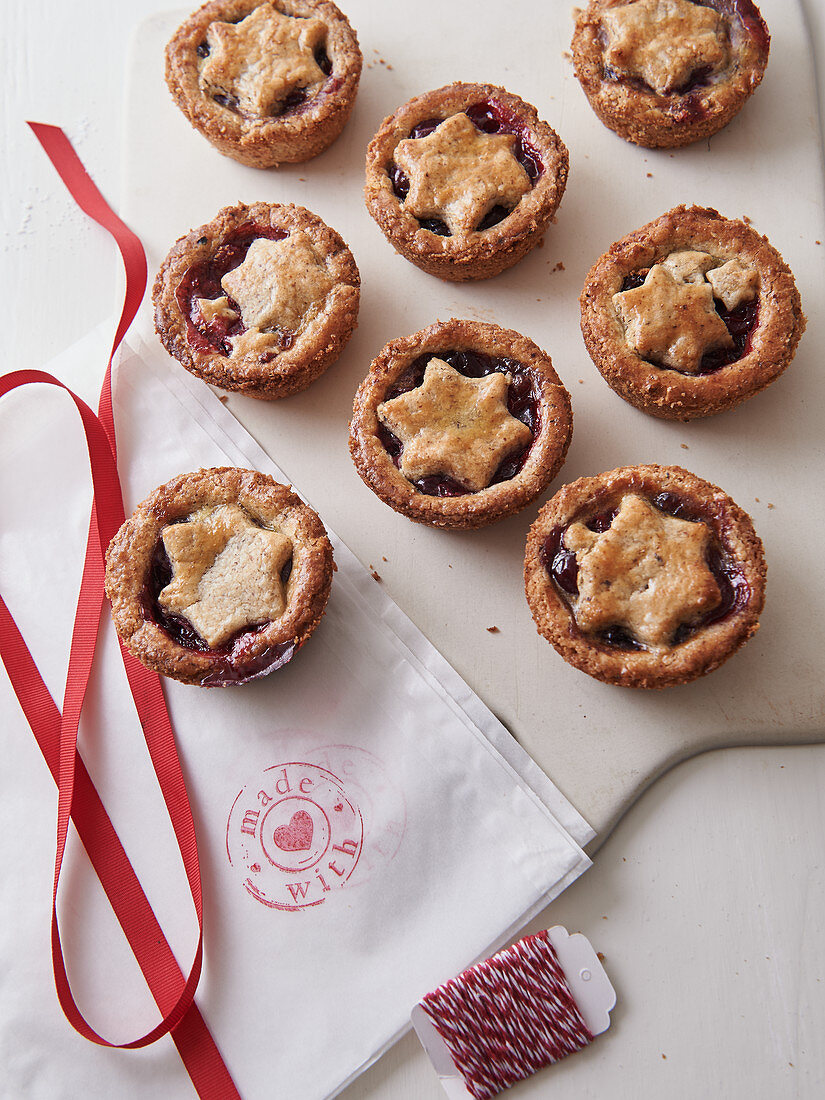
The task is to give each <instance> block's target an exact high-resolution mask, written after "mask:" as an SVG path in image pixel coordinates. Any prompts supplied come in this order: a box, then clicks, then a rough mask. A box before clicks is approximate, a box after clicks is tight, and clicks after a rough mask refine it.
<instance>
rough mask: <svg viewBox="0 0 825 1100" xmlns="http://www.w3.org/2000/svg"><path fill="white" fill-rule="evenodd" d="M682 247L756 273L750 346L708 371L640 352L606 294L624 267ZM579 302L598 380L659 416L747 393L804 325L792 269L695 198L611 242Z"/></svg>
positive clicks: (617, 286)
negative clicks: (663, 362)
mask: <svg viewBox="0 0 825 1100" xmlns="http://www.w3.org/2000/svg"><path fill="white" fill-rule="evenodd" d="M683 249H684V250H698V251H703V252H707V253H709V254H711V255H712V256H714V257H715V258H716V259H718V260H719V261H720V262H723V263H724V262H727V261H728V260H732V259H737V260H739V261H741V262H742V263H743V264H745V265H747V266H749V267H753V268H754V269H755V270H756V272H757V274H758V279H759V285H758V299H759V305H758V317H757V321H756V327H755V329H754V331H753V333H752V336H751V339H750V348H749V350H746V353H745V354H744V355H743V356H742V358H741V359H738V360H737V361H736V362H734V363H730V364H729V365H728V366H725V367H721V368H719V369H718V370H716V371H714V372H713V373H710V374H697V375H689V374H682V373H680V372H679V371H676V370H671V369H669V368H666V367H660V366H656V365H655V364H653V363H649V362H647V361H646V360H644V359H642V358H641V357H640V356H639V355H638V354H637V353H636V351H635V350H634V349H633V347H631V346H630V344H629V343H628V342H627V340H626V338H625V330H624V327H623V325H622V322H621V320H620V318H619V315H618V313H617V310H616V306H615V304H614V302H613V295H614V294H617V293H618V292H620V291H621V289H622V284H623V282H624V279H625V278H626V277H627V276H628V275H631V274H633V273H634V272H638V271H640V270H641V271H644V270H645V269H647V268H650V267H652V266H653V264H654V263H656V262H657V261H660V260H662V259H663V258H665V257H666V256H668V255H669V254H671V253H673V252H678V251H680V250H683ZM579 302H580V305H581V328H582V335H583V337H584V342H585V344H586V345H587V350H588V351H589V352H590V357H591V359H592V360H593V362H594V363H595V365H596V366H597V367H598V369H599V371H600V372H601V374H602V376H603V377H604V379H605V381H606V382H607V383H608V385H609V386H610V387H611V388H612V389H613V390H615V391H616V393H617V394H619V396H620V397H623V398H624V399H625V401H629V402H630V404H631V405H635V406H636V408H638V409H641V410H642V411H643V412H647V413H650V414H651V415H652V416H657V417H661V418H664V419H666V420H692V419H694V418H696V417H701V416H710V415H711V414H713V413H717V412H722V411H723V410H725V409H731V408H733V407H734V406H736V405H738V404H739V403H740V402H742V401H744V400H746V399H747V398H748V397H752V396H753V395H754V394H756V393H758V392H759V391H760V390H762V389H764V388H765V386H767V385H769V384H770V383H771V382H773V381H774V379H775V378H778V377H779V375H780V374H781V373H782V372H783V371H784V370H785V368H786V367H787V366H788V364H789V363H790V361H791V360H792V359H793V356H794V353H795V352H796V346H797V344H798V343H799V339H800V337H801V336H802V333H803V332H804V331H805V316H804V314H803V313H802V306H801V303H800V299H799V292H798V290H797V288H796V283H795V282H794V278H793V275H792V273H791V271H790V268H789V267H788V265H787V264H786V263H785V261H784V260H783V259H782V257H781V256H780V254H779V253H778V252H777V251H776V249H775V248H774V247H773V246H772V245H771V244H770V242H769V241H768V240H767V238H765V237H762V236H760V235H759V234H758V233H757V232H756V231H755V230H754V229H752V228H751V227H750V226H748V225H745V223H744V222H740V221H732V220H730V219H728V218H724V217H722V215H721V214H719V213H718V211H716V210H711V209H706V208H704V207H699V206H677V207H675V208H674V209H673V210H669V211H668V212H667V213H666V214H663V215H662V216H661V217H660V218H656V220H655V221H652V222H650V223H649V224H648V225H645V226H642V228H641V229H638V230H636V231H635V232H634V233H629V234H628V235H627V236H626V237H623V238H622V239H621V240H620V241H617V242H616V243H615V244H613V245H611V247H610V248H609V249H608V251H607V252H606V253H605V254H604V255H603V256H601V257H600V258H599V259H598V260H597V261H596V263H595V264H594V265H593V267H592V268H591V269H590V272H589V273H588V275H587V278H586V280H585V284H584V289H583V290H582V293H581V297H580V299H579Z"/></svg>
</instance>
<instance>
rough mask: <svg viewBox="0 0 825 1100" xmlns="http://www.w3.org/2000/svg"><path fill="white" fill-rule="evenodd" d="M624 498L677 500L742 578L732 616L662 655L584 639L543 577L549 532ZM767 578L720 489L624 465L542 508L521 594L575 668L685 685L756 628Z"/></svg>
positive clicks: (742, 522)
mask: <svg viewBox="0 0 825 1100" xmlns="http://www.w3.org/2000/svg"><path fill="white" fill-rule="evenodd" d="M628 493H633V494H637V495H638V496H641V497H642V498H644V499H647V500H649V501H652V500H653V498H654V497H656V496H657V495H658V494H659V493H673V494H675V495H676V496H677V497H678V498H679V499H680V500H681V501H684V503H685V505H686V506H687V509H688V512H689V514H690V518H691V519H692V520H694V521H695V520H701V521H702V522H704V523H705V524H707V526H708V527H709V528H710V530H711V532H712V537H713V539H714V541H715V543H716V544H717V545H718V546H719V547H720V548H721V549H722V551H723V553H724V554H725V555H726V556H727V557H728V558H729V559H730V561H731V562H732V563H733V566H734V568H735V570H736V571H737V572H738V573H739V575H740V576H741V578H742V580H741V584H742V588H741V589H740V592H739V595H738V597H737V599H736V601H735V606H734V608H733V610H732V611H731V612H730V614H728V615H726V616H725V617H723V618H720V619H719V620H717V621H716V622H710V623H708V624H707V625H706V626H703V627H699V629H697V630H696V632H695V633H693V634H691V635H690V636H689V637H688V638H687V640H686V641H683V642H681V643H680V644H676V645H672V646H670V647H668V648H667V649H666V650H665V651H664V652H661V651H656V652H654V651H652V650H645V649H625V648H619V647H616V646H611V645H608V644H607V643H605V642H604V641H602V640H600V639H599V638H598V637H597V636H593V635H587V634H585V633H584V632H583V631H582V630H580V629H579V627H578V626H577V624H576V621H575V618H574V614H573V611H572V609H571V606H570V603H569V602H568V599H567V598H566V596H565V594H564V593H563V592H562V590H561V589H560V588H559V587H558V585H557V584H556V582H555V581H554V580H553V579H552V578H551V576H550V574H549V572H548V563H547V560H546V556H545V545H546V543H547V541H548V539H551V538H552V536H553V534H554V532H558V531H559V530H560V529H561V530H564V529H565V528H567V527H568V526H569V524H571V523H573V522H576V521H580V522H586V521H587V520H589V519H592V518H593V517H594V516H597V515H599V514H602V513H604V512H606V511H610V510H611V509H613V508H615V507H617V506H618V504H619V502H620V501H621V499H622V497H624V496H625V495H626V494H628ZM765 577H766V565H765V559H764V554H763V551H762V543H761V542H760V540H759V537H758V536H757V534H756V532H755V531H754V528H753V523H752V522H751V519H750V517H749V516H748V514H747V513H746V512H744V511H743V510H742V509H741V508H740V507H738V505H736V504H735V503H734V502H733V501H732V500H731V498H730V497H729V496H728V495H727V494H726V493H725V492H723V490H722V489H719V488H718V487H717V486H715V485H712V484H710V482H707V481H703V480H702V479H701V478H698V477H696V476H695V475H694V474H691V473H689V472H688V471H687V470H684V469H682V468H681V467H679V466H623V467H620V468H619V469H616V470H610V471H608V472H607V473H603V474H599V475H597V476H596V477H584V478H579V480H578V481H574V482H572V483H571V484H569V485H565V486H564V487H563V488H562V489H560V490H559V492H558V493H556V495H555V496H554V497H553V498H552V499H551V500H550V501H548V502H547V504H545V505H544V507H543V508H542V509H541V511H540V512H539V515H538V518H537V519H536V521H535V523H534V524H533V526H532V527H531V528H530V532H529V535H528V537H527V549H526V553H525V559H524V586H525V593H526V596H527V602H528V604H529V605H530V610H531V612H532V614H533V618H534V620H535V622H536V626H537V627H538V630H539V633H540V634H542V635H543V636H544V637H545V638H546V639H547V641H548V642H550V643H551V645H553V646H554V647H555V649H556V650H557V651H558V652H559V653H560V654H561V656H562V657H563V658H564V659H565V660H566V661H567V662H568V663H569V664H571V665H573V666H574V667H575V668H578V669H580V670H581V671H582V672H586V673H587V674H588V675H589V676H593V677H595V678H596V679H597V680H602V681H603V682H604V683H607V684H617V685H620V686H622V687H639V688H663V687H669V686H673V685H675V684H685V683H688V682H689V681H691V680H694V679H696V678H697V677H699V676H704V675H705V674H706V673H708V672H711V671H713V669H715V668H718V667H719V665H721V664H722V663H723V662H724V661H726V660H727V659H728V657H730V656H731V655H732V654H733V653H735V652H736V650H737V649H739V647H740V646H741V645H743V644H744V642H746V641H747V639H748V638H749V637H751V635H752V634H753V633H754V632H755V631H756V630H757V629H758V626H759V615H760V614H761V612H762V608H763V606H764V601H765Z"/></svg>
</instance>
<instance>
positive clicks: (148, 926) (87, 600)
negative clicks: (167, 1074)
mask: <svg viewBox="0 0 825 1100" xmlns="http://www.w3.org/2000/svg"><path fill="white" fill-rule="evenodd" d="M29 125H30V126H31V128H32V130H33V132H34V133H35V135H36V137H37V138H38V140H39V141H40V143H41V145H42V146H43V148H44V150H45V151H46V154H47V156H48V157H49V159H50V160H51V161H52V163H53V165H54V166H55V168H56V169H57V171H58V173H59V174H60V176H61V178H62V179H63V181H64V183H65V184H66V186H67V187H68V189H69V191H70V193H71V194H72V196H73V197H74V199H75V201H76V202H77V203H78V205H79V206H80V207H81V209H83V210H84V211H85V212H86V213H87V214H88V215H89V216H90V217H91V218H93V219H94V220H95V221H96V222H98V224H100V225H101V226H102V227H103V228H104V229H106V230H107V231H108V232H109V233H110V234H111V235H112V237H113V238H114V239H115V241H116V243H117V245H118V247H119V249H120V252H121V255H122V257H123V262H124V266H125V269H126V291H125V296H124V304H123V309H122V312H121V316H120V320H119V323H118V326H117V331H116V334H115V338H114V342H113V344H112V351H111V354H110V357H109V362H108V364H107V367H106V371H105V375H104V380H103V386H102V389H101V395H100V405H99V409H98V415H95V413H94V412H93V411H92V410H91V409H90V408H89V406H88V405H87V404H86V403H85V402H84V401H82V400H81V398H79V397H78V396H77V395H76V394H74V393H72V391H71V390H69V389H68V387H66V386H65V385H63V383H62V382H60V381H59V380H58V379H56V378H54V377H52V376H51V375H49V374H46V373H44V372H42V371H29V370H27V371H16V372H13V373H12V374H9V375H6V376H4V377H3V378H0V398H2V396H3V395H4V394H6V393H8V392H10V391H11V390H13V389H17V388H18V387H20V386H25V385H29V384H32V383H40V384H47V385H54V386H58V387H60V388H61V389H63V390H65V391H66V392H67V393H68V394H69V396H70V397H71V399H72V401H73V402H74V404H75V407H76V409H77V411H78V413H79V415H80V418H81V421H82V423H83V429H84V432H85V435H86V442H87V447H88V452H89V463H90V467H91V474H92V480H93V484H94V504H93V507H92V514H91V518H90V523H89V533H88V538H87V543H86V557H85V562H84V568H83V576H82V580H81V585H80V594H79V596H78V603H77V612H76V615H75V621H74V627H73V631H72V644H71V651H70V657H69V668H68V674H67V678H66V690H65V695H64V699H63V708H62V712H61V711H60V710H58V708H57V706H56V705H55V703H54V700H53V699H52V697H51V695H50V694H49V692H48V689H47V688H46V686H45V684H44V682H43V680H42V677H41V676H40V673H39V672H38V670H37V667H36V665H35V662H34V660H33V658H32V656H31V654H30V653H29V650H28V648H27V646H26V643H25V641H24V639H23V637H22V635H21V634H20V631H19V630H18V628H17V625H16V623H15V622H14V619H13V618H12V616H11V614H10V613H9V611H8V608H7V607H6V604H5V603H4V602H3V600H2V597H0V656H1V657H2V660H3V663H4V664H5V666H6V670H7V672H8V675H9V679H10V680H11V682H12V686H13V688H14V691H15V693H16V695H17V698H18V700H19V702H20V705H21V707H22V709H23V712H24V714H25V715H26V719H27V720H28V722H29V725H30V726H31V728H32V732H33V733H34V736H35V738H36V739H37V742H38V745H39V746H40V749H41V752H42V753H43V756H44V758H45V760H46V763H47V764H48V766H49V768H50V770H51V773H52V776H53V778H54V780H55V782H56V783H57V787H58V815H57V841H56V853H55V866H54V881H53V892H52V937H51V938H52V962H53V966H54V975H55V986H56V989H57V994H58V998H59V1000H60V1004H61V1007H62V1008H63V1011H64V1013H65V1014H66V1017H67V1018H68V1020H69V1021H70V1023H71V1024H72V1026H73V1027H74V1028H75V1029H76V1030H77V1031H78V1032H79V1033H80V1034H81V1035H83V1036H85V1038H87V1039H89V1040H90V1041H92V1042H94V1043H98V1044H100V1045H103V1046H118V1047H125V1048H130V1049H131V1048H135V1047H143V1046H146V1045H148V1044H150V1043H153V1042H155V1041H156V1040H157V1039H159V1038H161V1037H162V1036H164V1035H166V1034H169V1033H171V1035H172V1038H173V1040H174V1041H175V1044H176V1045H177V1047H178V1051H179V1053H180V1055H181V1058H182V1060H183V1062H184V1065H185V1066H186V1069H187V1072H188V1073H189V1075H190V1077H191V1079H192V1082H193V1084H194V1085H195V1088H196V1090H197V1092H198V1095H199V1096H200V1097H201V1098H202V1100H235V1098H237V1100H240V1097H239V1094H238V1092H237V1090H236V1088H235V1086H234V1083H233V1082H232V1079H231V1077H230V1075H229V1071H228V1070H227V1069H226V1066H225V1065H224V1063H223V1060H222V1059H221V1056H220V1053H219V1052H218V1049H217V1047H216V1045H215V1043H214V1040H213V1039H212V1036H211V1035H210V1033H209V1030H208V1029H207V1027H206V1024H205V1022H204V1020H203V1017H202V1016H201V1014H200V1012H199V1010H198V1008H197V1006H196V1004H195V1002H194V996H195V990H196V988H197V985H198V980H199V978H200V973H201V966H202V960H203V903H202V895H201V880H200V866H199V863H198V854H197V841H196V836H195V827H194V822H193V819H192V812H191V807H190V805H189V799H188V796H187V794H186V788H185V785H184V781H183V775H182V772H181V767H180V761H179V759H178V755H177V750H176V747H175V740H174V734H173V731H172V727H171V723H170V721H169V715H168V711H167V709H166V703H165V700H164V698H163V693H162V691H161V686H160V680H159V678H158V677H157V676H156V675H155V674H154V673H152V672H150V671H149V670H148V669H146V668H144V667H143V665H141V664H140V663H139V662H137V661H136V660H134V658H133V657H132V656H131V655H130V654H129V653H128V652H127V651H126V650H125V649H124V648H123V647H122V646H121V655H122V658H123V663H124V667H125V669H126V675H127V679H128V682H129V687H130V690H131V694H132V697H133V700H134V704H135V709H136V711H137V714H138V717H139V719H140V724H141V727H142V729H143V733H144V737H145V740H146V745H147V748H148V750H149V754H150V757H151V759H152V764H153V767H154V769H155V773H156V775H157V779H158V783H159V786H160V789H161V792H162V794H163V798H164V801H165V803H166V807H167V811H168V813H169V817H170V821H171V823H172V827H173V829H174V833H175V837H176V840H177V844H178V848H179V851H180V854H181V858H182V860H183V866H184V870H185V873H186V877H187V881H188V884H189V889H190V893H191V896H192V902H193V906H194V909H195V914H196V917H197V921H198V943H197V947H196V949H195V956H194V959H193V962H192V966H191V968H190V970H189V973H188V975H186V976H184V974H183V972H182V971H181V969H180V967H179V965H178V963H177V961H176V960H175V957H174V955H173V953H172V950H171V948H170V946H169V943H168V941H167V940H166V938H165V936H164V934H163V931H162V929H161V928H160V925H159V924H158V921H157V918H156V917H155V914H154V912H153V911H152V908H151V906H150V904H149V902H148V900H147V898H146V895H145V893H144V892H143V889H142V888H141V886H140V883H139V881H138V879H137V876H136V875H135V872H134V869H133V868H132V865H131V863H130V862H129V859H128V857H127V855H126V853H125V851H124V850H123V847H122V845H121V843H120V840H119V838H118V836H117V833H116V832H115V830H114V827H113V825H112V823H111V821H110V819H109V817H108V815H107V813H106V810H105V808H104V807H103V804H102V802H101V801H100V797H99V795H98V793H97V791H96V789H95V787H94V785H93V783H92V781H91V779H90V777H89V774H88V772H87V770H86V768H85V766H84V764H83V761H82V759H81V758H80V756H79V754H78V752H77V732H78V724H79V721H80V713H81V710H82V707H83V701H84V699H85V695H86V690H87V687H88V683H89V678H90V675H91V667H92V661H93V658H94V652H95V647H96V643H97V635H98V631H99V626H100V619H101V615H102V611H103V603H104V594H103V591H104V590H103V582H104V573H105V552H106V548H107V547H108V545H109V542H110V541H111V539H112V537H113V536H114V534H115V532H116V531H117V529H118V528H119V526H120V524H121V523H122V522H123V518H124V508H123V498H122V493H121V487H120V481H119V478H118V473H117V452H116V446H115V430H114V416H113V404H112V382H111V368H112V360H113V358H114V355H115V352H116V351H117V349H118V347H119V346H120V343H121V341H122V339H123V336H124V335H125V333H126V331H127V329H128V328H129V325H130V324H131V322H132V320H133V319H134V316H135V314H136V313H137V310H138V307H139V305H140V302H141V301H142V299H143V294H144V291H145V288H146V257H145V254H144V251H143V247H142V245H141V243H140V240H139V239H138V238H137V237H136V236H135V234H134V233H133V232H132V231H131V230H130V229H129V228H128V227H127V226H126V225H125V224H124V223H123V222H122V221H121V220H120V218H118V217H117V215H116V214H115V213H114V211H112V210H111V208H110V207H109V206H108V204H107V203H106V200H105V199H104V198H103V196H102V195H101V194H100V192H99V191H98V189H97V188H96V187H95V185H94V183H93V182H92V180H91V178H90V177H89V175H88V173H87V172H86V170H85V168H84V167H83V165H82V164H81V162H80V160H79V158H78V157H77V155H76V153H75V152H74V149H73V148H72V146H71V144H70V143H69V141H68V138H67V137H66V135H65V134H64V133H63V131H62V130H60V129H58V128H57V127H54V126H46V125H43V124H40V123H30V124H29ZM70 820H72V821H74V823H75V826H76V828H77V830H78V834H79V836H80V839H81V841H82V842H83V845H84V847H85V848H86V851H87V853H88V855H89V859H90V861H91V863H92V865H93V867H94V869H95V872H96V873H97V875H98V877H99V878H100V881H101V884H102V886H103V888H104V890H105V892H106V895H107V897H108V899H109V901H110V903H111V905H112V908H113V910H114V912H115V915H116V916H117V919H118V921H119V922H120V925H121V927H122V929H123V931H124V934H125V935H126V938H127V940H128V941H129V944H130V946H131V948H132V951H133V953H134V955H135V958H136V959H137V962H138V964H139V966H140V968H141V971H142V973H143V975H144V977H145V979H146V982H147V984H148V986H149V988H150V990H151V992H152V995H153V997H154V999H155V1001H156V1003H157V1005H158V1008H159V1010H160V1013H161V1016H162V1019H161V1021H160V1023H159V1024H157V1025H156V1026H155V1027H154V1028H152V1029H151V1030H150V1031H149V1032H148V1033H147V1034H145V1035H143V1036H141V1037H140V1038H138V1039H135V1040H132V1041H131V1042H127V1043H111V1042H109V1041H108V1040H107V1039H104V1038H103V1037H102V1036H100V1035H99V1034H98V1033H97V1032H96V1031H95V1030H94V1029H93V1028H92V1027H91V1026H90V1025H89V1024H88V1023H87V1021H86V1020H85V1019H84V1017H83V1015H82V1013H81V1012H80V1010H79V1008H78V1007H77V1004H76V1003H75V1000H74V997H73V996H72V992H71V988H70V985H69V981H68V977H67V974H66V968H65V962H64V959H63V953H62V947H61V942H60V929H59V923H58V919H57V892H58V885H59V879H60V872H61V869H62V864H63V857H64V853H65V848H66V840H67V836H68V827H69V821H70Z"/></svg>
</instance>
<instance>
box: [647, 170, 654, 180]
mask: <svg viewBox="0 0 825 1100" xmlns="http://www.w3.org/2000/svg"><path fill="white" fill-rule="evenodd" d="M647 178H648V179H649V180H652V179H653V173H652V172H648V174H647Z"/></svg>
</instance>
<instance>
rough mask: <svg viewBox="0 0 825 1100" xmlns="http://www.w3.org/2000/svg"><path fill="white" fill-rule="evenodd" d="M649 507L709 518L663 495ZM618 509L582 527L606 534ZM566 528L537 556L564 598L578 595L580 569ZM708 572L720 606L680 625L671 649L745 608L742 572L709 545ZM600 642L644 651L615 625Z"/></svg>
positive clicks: (694, 518) (746, 594) (602, 634)
mask: <svg viewBox="0 0 825 1100" xmlns="http://www.w3.org/2000/svg"><path fill="white" fill-rule="evenodd" d="M651 503H652V504H654V505H655V506H656V507H657V508H659V509H660V510H661V511H662V512H666V513H667V514H668V515H670V516H674V517H675V518H676V519H685V520H689V521H691V522H705V523H707V522H708V517H707V516H705V515H703V514H702V513H701V512H700V511H698V510H697V509H695V508H693V507H692V506H691V505H690V504H689V503H688V502H686V501H684V500H682V498H681V497H679V496H678V495H677V494H676V493H669V492H663V493H658V494H657V495H656V496H654V497H653V499H652V501H651ZM616 512H617V509H615V508H614V509H612V510H606V511H603V512H598V513H597V514H596V515H594V516H592V517H591V518H590V519H588V520H585V524H586V526H587V527H589V528H590V530H591V531H598V532H600V533H601V532H603V531H606V530H607V529H608V528H609V527H610V525H611V524H612V522H613V520H614V518H615V516H616ZM566 530H567V528H566V527H554V528H553V529H552V530H551V531H550V534H549V535H548V536H547V538H546V539H545V540H544V545H543V546H542V548H541V551H540V554H539V560H540V562H541V564H542V565H543V566H544V568H545V569H546V570H547V573H548V574H549V575H550V577H551V578H552V579H553V581H554V582H555V583H556V586H557V587H558V588H559V589H560V590H561V592H562V593H563V594H564V595H565V596H573V597H575V596H578V594H579V569H578V563H577V562H576V555H575V553H574V552H573V551H572V550H567V549H565V546H564V541H563V540H564V532H565V531H566ZM706 562H707V566H708V569H710V571H711V573H712V574H713V578H714V580H715V581H716V583H717V585H718V586H719V593H720V596H721V599H720V601H719V604H718V605H717V606H716V607H715V608H714V609H713V610H712V611H710V612H708V614H707V615H704V616H702V618H701V619H698V620H697V621H696V622H693V623H683V624H682V625H681V626H680V627H679V628H678V629H677V631H676V633H675V634H674V636H673V639H672V643H671V644H672V645H674V646H677V645H681V644H682V642H685V641H687V640H688V639H689V638H691V637H692V636H693V635H694V634H696V633H697V631H699V630H701V629H702V628H703V627H706V626H710V625H711V623H716V622H719V621H720V620H721V619H726V618H728V616H730V615H732V614H733V613H734V612H735V611H736V610H737V609H738V608H741V607H744V606H745V604H746V603H747V601H748V598H749V596H750V588H749V586H748V582H747V580H746V579H745V577H744V575H743V574H742V573H741V571H740V570H739V569H738V568H737V567H736V563H735V562H733V561H732V560H731V559H730V558H729V557H728V556H727V555H726V554H725V552H724V550H723V549H722V547H721V546H719V545H718V544H717V543H713V544H711V546H710V548H709V549H708V553H707V558H706ZM599 639H600V640H601V641H602V642H604V643H605V644H606V645H609V646H611V647H613V648H617V649H634V650H641V649H644V646H642V645H641V644H640V643H639V642H637V641H636V640H635V639H634V638H633V637H632V635H630V634H629V633H628V631H627V629H626V628H625V627H623V626H619V625H618V624H616V625H614V626H610V627H607V629H606V630H603V631H601V632H600V634H599Z"/></svg>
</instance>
